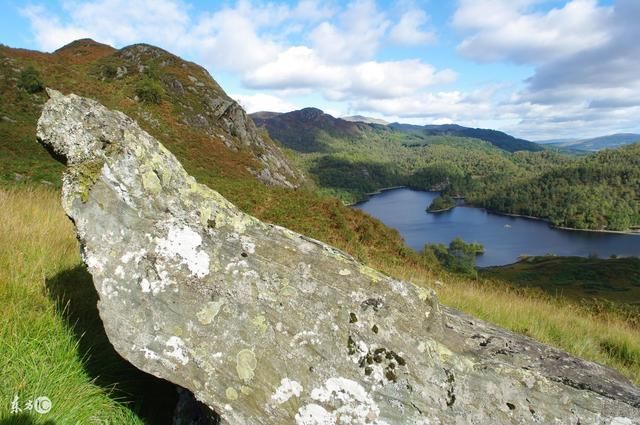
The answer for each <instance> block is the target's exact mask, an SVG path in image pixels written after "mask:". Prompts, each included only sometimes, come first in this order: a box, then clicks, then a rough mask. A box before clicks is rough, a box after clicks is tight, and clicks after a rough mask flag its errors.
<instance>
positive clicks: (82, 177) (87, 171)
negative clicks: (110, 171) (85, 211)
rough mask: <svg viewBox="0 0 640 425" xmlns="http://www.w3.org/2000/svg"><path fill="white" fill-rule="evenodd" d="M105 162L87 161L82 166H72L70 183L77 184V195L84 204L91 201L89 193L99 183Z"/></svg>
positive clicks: (69, 170)
mask: <svg viewBox="0 0 640 425" xmlns="http://www.w3.org/2000/svg"><path fill="white" fill-rule="evenodd" d="M103 165H104V161H103V160H101V159H100V160H95V161H87V162H83V163H82V164H78V165H75V166H72V167H70V168H69V169H68V171H67V173H68V174H69V176H70V177H71V179H70V181H72V182H74V183H75V190H76V193H77V194H78V195H79V196H80V200H81V201H82V203H86V202H87V201H88V200H89V192H90V191H91V188H92V187H93V185H94V184H95V182H96V181H98V178H99V177H100V174H101V173H102V166H103Z"/></svg>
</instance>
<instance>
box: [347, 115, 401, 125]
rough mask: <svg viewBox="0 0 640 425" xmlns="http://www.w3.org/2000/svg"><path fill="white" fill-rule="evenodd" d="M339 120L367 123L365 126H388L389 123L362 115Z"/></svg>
mask: <svg viewBox="0 0 640 425" xmlns="http://www.w3.org/2000/svg"><path fill="white" fill-rule="evenodd" d="M340 118H341V119H343V120H345V121H351V122H364V123H367V124H380V125H388V124H390V123H389V121H385V120H383V119H382V118H372V117H365V116H363V115H351V116H348V117H340Z"/></svg>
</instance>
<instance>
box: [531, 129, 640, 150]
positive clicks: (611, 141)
mask: <svg viewBox="0 0 640 425" xmlns="http://www.w3.org/2000/svg"><path fill="white" fill-rule="evenodd" d="M637 142H640V134H636V133H614V134H607V135H604V136H598V137H591V138H586V139H558V140H553V139H552V140H541V141H538V142H536V143H539V144H543V145H551V146H554V147H561V148H569V149H573V150H580V151H588V152H597V151H599V150H602V149H611V148H618V147H621V146H625V145H630V144H633V143H637Z"/></svg>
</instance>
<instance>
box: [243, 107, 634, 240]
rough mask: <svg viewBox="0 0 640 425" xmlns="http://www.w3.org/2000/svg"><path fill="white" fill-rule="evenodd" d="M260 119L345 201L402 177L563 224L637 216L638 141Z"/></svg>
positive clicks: (610, 225)
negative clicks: (576, 146)
mask: <svg viewBox="0 0 640 425" xmlns="http://www.w3.org/2000/svg"><path fill="white" fill-rule="evenodd" d="M254 119H255V120H256V123H257V124H258V125H259V126H264V127H265V128H266V129H267V130H268V131H269V133H270V135H271V136H272V137H273V138H274V139H276V140H279V141H280V142H281V143H282V144H283V145H285V146H286V147H288V148H290V149H292V150H293V151H294V152H295V154H296V156H297V158H298V160H299V161H300V164H301V165H302V166H303V168H304V169H305V170H307V172H308V173H309V174H310V175H311V176H312V177H313V178H314V179H315V180H316V182H317V184H318V185H319V186H320V187H321V188H323V189H324V190H325V191H327V192H329V193H331V194H334V195H337V196H340V197H341V198H342V199H343V200H345V201H348V202H353V201H356V200H358V199H362V197H364V196H365V194H366V193H370V192H375V191H376V190H378V189H380V188H384V187H391V186H400V185H402V186H409V187H413V188H416V189H426V190H441V191H444V192H445V193H446V194H447V195H461V196H464V197H466V200H467V203H470V204H472V205H477V206H482V207H486V208H488V209H491V210H495V211H499V212H504V213H509V214H521V215H527V216H534V217H540V218H545V219H549V220H550V221H551V222H552V223H553V224H554V225H556V226H564V227H571V228H577V229H594V230H629V229H630V228H633V227H634V226H638V225H640V218H639V217H640V216H639V214H640V202H639V199H640V188H639V184H640V164H639V162H638V158H639V156H638V153H639V152H640V147H639V145H631V146H628V147H623V148H620V149H618V150H607V151H602V152H599V153H596V154H591V155H583V156H575V155H569V154H563V153H561V152H558V151H553V150H544V151H531V150H518V149H520V148H529V147H530V146H529V144H530V142H527V141H523V140H520V139H515V138H513V137H511V136H509V135H507V134H505V133H501V132H497V131H493V130H483V129H468V128H465V127H460V126H456V125H448V126H414V125H406V124H391V125H389V126H384V125H375V124H366V123H362V122H360V123H355V122H347V121H345V120H341V119H336V118H333V117H332V116H330V115H327V114H324V113H323V112H322V111H320V110H318V109H313V108H307V109H303V110H300V111H293V112H290V113H285V114H277V115H273V114H272V115H262V116H256V117H254ZM460 135H467V137H461V136H460ZM471 136H474V137H476V138H473V137H471ZM480 138H485V139H488V138H491V142H489V141H487V140H480Z"/></svg>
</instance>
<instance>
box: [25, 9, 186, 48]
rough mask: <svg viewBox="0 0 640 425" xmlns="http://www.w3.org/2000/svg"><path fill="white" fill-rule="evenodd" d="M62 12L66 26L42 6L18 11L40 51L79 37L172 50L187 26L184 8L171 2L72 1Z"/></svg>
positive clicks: (56, 46) (181, 37) (183, 35)
mask: <svg viewBox="0 0 640 425" xmlns="http://www.w3.org/2000/svg"><path fill="white" fill-rule="evenodd" d="M63 9H64V11H65V12H66V18H67V19H66V20H65V21H66V22H62V21H61V19H60V18H59V17H58V16H56V15H55V14H53V13H51V12H50V11H49V10H47V9H45V8H44V7H42V6H27V7H26V8H24V9H23V10H22V12H23V14H24V15H25V16H26V17H27V18H28V19H29V20H30V23H31V28H32V31H33V33H34V36H35V39H36V42H37V43H38V45H39V46H40V48H42V49H45V50H48V51H51V50H55V49H57V48H59V47H61V46H63V45H65V44H67V43H70V42H71V41H73V40H77V39H78V38H82V37H92V38H95V39H97V40H99V41H102V42H104V43H109V44H115V45H125V44H131V43H136V42H140V41H141V40H150V41H153V42H155V43H157V44H161V45H165V46H167V45H168V46H172V47H175V46H176V43H174V40H181V39H183V38H184V37H185V35H186V28H187V26H188V23H189V17H188V15H187V14H186V12H185V7H184V5H182V3H180V2H178V1H174V0H140V1H135V2H131V1H127V0H96V1H92V2H75V1H74V2H65V3H63ZM158 28H162V30H161V31H159V30H158Z"/></svg>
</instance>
